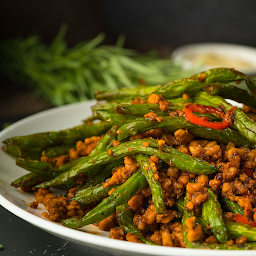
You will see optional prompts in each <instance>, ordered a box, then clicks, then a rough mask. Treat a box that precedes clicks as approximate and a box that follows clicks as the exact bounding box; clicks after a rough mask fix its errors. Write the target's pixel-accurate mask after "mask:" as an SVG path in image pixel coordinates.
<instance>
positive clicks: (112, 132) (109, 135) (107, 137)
mask: <svg viewBox="0 0 256 256" xmlns="http://www.w3.org/2000/svg"><path fill="white" fill-rule="evenodd" d="M117 129H118V127H117V126H112V128H110V129H109V130H108V131H107V132H106V133H105V134H104V135H103V137H102V138H101V140H100V141H99V142H98V144H97V146H96V147H95V148H94V149H93V150H92V151H91V153H90V156H92V155H96V154H98V153H100V152H103V151H104V150H106V149H109V148H111V147H112V146H113V145H112V142H113V140H115V139H116V137H117V134H116V131H117Z"/></svg>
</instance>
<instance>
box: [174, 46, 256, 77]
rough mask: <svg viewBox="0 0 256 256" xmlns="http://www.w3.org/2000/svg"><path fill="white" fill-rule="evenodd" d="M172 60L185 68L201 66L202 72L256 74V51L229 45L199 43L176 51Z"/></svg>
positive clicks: (251, 48) (246, 47)
mask: <svg viewBox="0 0 256 256" xmlns="http://www.w3.org/2000/svg"><path fill="white" fill-rule="evenodd" d="M171 58H172V59H173V60H174V61H175V62H181V63H183V65H184V67H185V68H192V67H195V66H199V65H201V69H202V70H200V71H203V70H207V69H211V68H216V67H229V68H235V69H237V70H239V71H241V72H243V73H245V74H248V75H255V74H256V49H255V48H253V47H250V46H245V45H237V44H227V43H198V44H189V45H184V46H181V47H179V48H177V49H175V50H174V51H173V53H172V56H171Z"/></svg>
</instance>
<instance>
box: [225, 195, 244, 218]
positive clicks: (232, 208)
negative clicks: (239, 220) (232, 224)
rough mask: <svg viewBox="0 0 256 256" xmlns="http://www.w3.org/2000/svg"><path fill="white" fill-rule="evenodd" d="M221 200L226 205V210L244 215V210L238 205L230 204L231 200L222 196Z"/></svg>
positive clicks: (235, 203)
mask: <svg viewBox="0 0 256 256" xmlns="http://www.w3.org/2000/svg"><path fill="white" fill-rule="evenodd" d="M222 199H223V200H224V202H225V203H226V205H227V207H228V209H229V210H230V211H231V212H233V213H239V214H241V215H244V208H242V207H241V206H239V205H238V203H237V202H232V201H231V200H229V199H227V198H226V197H224V196H222Z"/></svg>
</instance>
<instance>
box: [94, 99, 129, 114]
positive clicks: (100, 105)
mask: <svg viewBox="0 0 256 256" xmlns="http://www.w3.org/2000/svg"><path fill="white" fill-rule="evenodd" d="M132 100H133V99H132V98H124V99H122V100H115V101H103V102H97V104H95V105H94V106H92V107H91V110H92V114H93V116H94V117H95V118H98V117H99V116H98V114H97V111H98V110H103V109H107V110H112V111H114V109H115V107H116V106H117V105H119V104H123V103H130V102H131V101H132Z"/></svg>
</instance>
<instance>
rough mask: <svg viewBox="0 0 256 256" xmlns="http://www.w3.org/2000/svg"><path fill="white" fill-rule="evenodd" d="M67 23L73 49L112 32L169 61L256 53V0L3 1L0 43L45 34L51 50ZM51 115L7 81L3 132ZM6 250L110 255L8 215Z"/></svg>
mask: <svg viewBox="0 0 256 256" xmlns="http://www.w3.org/2000/svg"><path fill="white" fill-rule="evenodd" d="M64 22H65V23H67V24H68V31H67V34H66V39H67V41H68V45H69V46H70V47H72V46H74V45H76V44H77V43H79V42H81V41H84V40H89V39H92V38H94V37H95V36H97V35H98V34H99V33H100V32H105V34H106V41H105V43H106V44H114V43H115V42H116V40H117V37H118V35H119V34H125V35H126V41H125V47H127V48H133V49H136V50H138V51H142V52H143V51H148V50H150V49H157V50H159V53H160V56H165V57H166V56H167V57H168V56H169V55H170V54H171V52H172V51H173V49H175V48H176V47H178V46H181V45H185V44H190V43H197V42H225V43H235V44H244V45H248V46H253V47H256V33H255V32H256V29H255V26H256V1H255V0H243V1H241V0H233V1H223V0H215V1H212V0H204V1H200V0H194V1H191V0H179V1H170V0H121V1H120V0H93V1H88V0H72V1H71V0H69V1H68V0H44V1H42V0H1V1H0V39H5V38H9V37H15V36H17V35H19V36H28V35H30V34H31V33H35V32H37V33H39V34H40V35H41V36H42V38H43V41H44V42H45V43H47V44H48V43H50V42H51V41H52V40H53V38H54V37H55V36H56V34H57V32H58V31H59V29H60V26H61V24H62V23H64ZM0 58H1V56H0ZM51 107H52V106H51V105H50V104H49V103H47V102H45V101H44V100H43V99H41V98H38V97H36V96H35V95H34V94H33V92H32V91H30V90H29V89H27V87H26V86H25V85H21V84H15V83H13V82H11V81H10V80H9V79H8V78H7V77H5V75H4V74H0V125H1V127H0V130H1V128H2V126H3V124H4V123H5V122H14V121H17V120H19V119H21V118H23V117H25V116H27V115H30V114H33V113H36V112H38V111H42V110H44V109H48V108H51ZM45 241H47V243H46V242H45ZM0 243H3V244H4V246H5V249H4V250H3V251H0V255H8V256H9V255H11V256H12V255H21V256H23V255H30V254H31V255H36V256H37V255H56V256H58V255H67V256H68V255H102V254H101V253H97V252H95V251H93V250H90V249H85V248H82V247H80V246H77V245H76V244H73V243H70V242H69V243H67V242H66V241H64V240H63V239H59V238H56V237H54V236H52V235H49V234H47V233H46V232H44V231H41V230H39V229H37V228H35V227H33V226H32V225H30V224H28V223H26V222H25V221H23V220H20V219H19V218H17V217H15V216H14V215H12V214H11V213H9V212H8V211H6V210H5V209H3V208H2V207H0ZM60 248H62V249H61V250H59V249H60Z"/></svg>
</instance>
